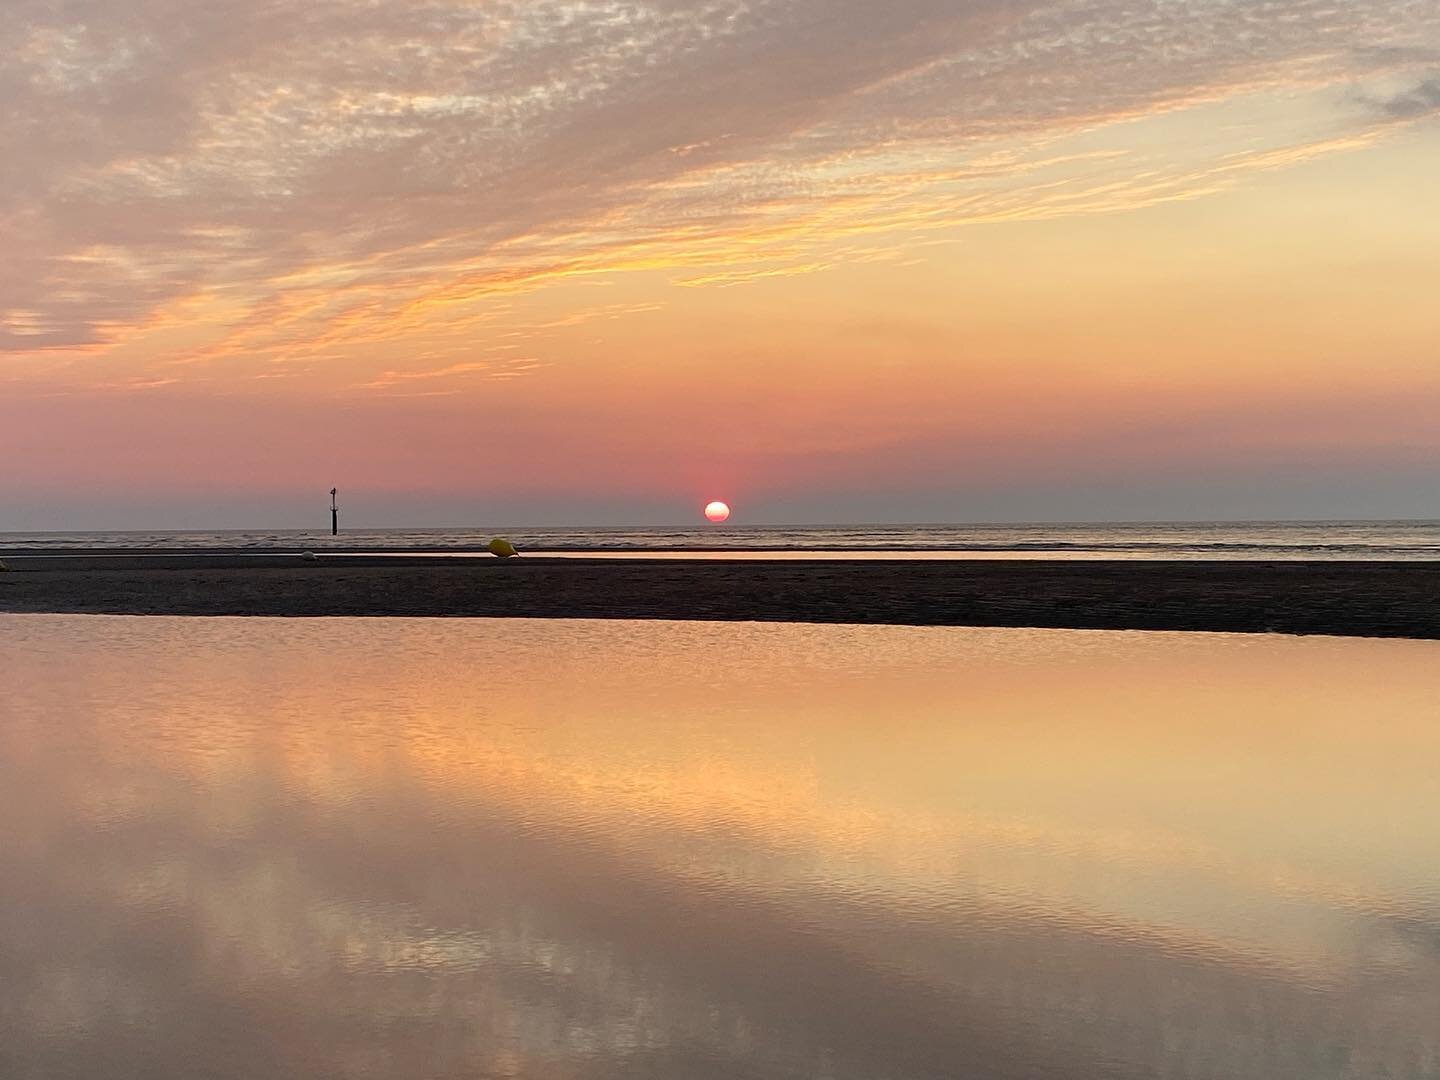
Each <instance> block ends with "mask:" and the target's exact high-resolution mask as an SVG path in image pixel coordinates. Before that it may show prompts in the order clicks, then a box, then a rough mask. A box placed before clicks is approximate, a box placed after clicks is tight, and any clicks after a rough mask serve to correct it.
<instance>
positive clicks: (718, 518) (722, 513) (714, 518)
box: [705, 500, 730, 525]
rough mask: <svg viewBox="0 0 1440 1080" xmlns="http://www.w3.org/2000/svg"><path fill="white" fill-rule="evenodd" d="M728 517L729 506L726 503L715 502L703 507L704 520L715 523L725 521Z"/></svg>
mask: <svg viewBox="0 0 1440 1080" xmlns="http://www.w3.org/2000/svg"><path fill="white" fill-rule="evenodd" d="M729 517H730V506H729V504H727V503H723V502H720V501H719V500H716V501H715V502H712V503H709V504H708V505H706V507H705V520H706V521H710V522H713V523H715V524H716V525H718V524H720V522H722V521H725V520H727V519H728V518H729Z"/></svg>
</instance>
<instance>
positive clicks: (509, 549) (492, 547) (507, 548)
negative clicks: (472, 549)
mask: <svg viewBox="0 0 1440 1080" xmlns="http://www.w3.org/2000/svg"><path fill="white" fill-rule="evenodd" d="M485 550H486V551H488V552H490V554H491V555H495V556H497V557H499V558H501V559H513V558H515V556H517V555H519V554H520V552H518V551H516V550H515V545H514V544H512V543H510V541H509V540H506V539H505V538H504V537H503V536H497V537H495V539H494V540H491V541H490V543H489V545H488V546H487V547H486V549H485Z"/></svg>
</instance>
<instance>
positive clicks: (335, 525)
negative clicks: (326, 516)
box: [330, 488, 340, 536]
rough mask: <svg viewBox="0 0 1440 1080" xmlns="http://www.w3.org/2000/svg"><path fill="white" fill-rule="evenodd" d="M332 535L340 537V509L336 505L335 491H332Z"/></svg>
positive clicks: (332, 489)
mask: <svg viewBox="0 0 1440 1080" xmlns="http://www.w3.org/2000/svg"><path fill="white" fill-rule="evenodd" d="M330 535H331V536H339V535H340V507H339V506H337V505H336V504H335V489H334V488H331V489H330Z"/></svg>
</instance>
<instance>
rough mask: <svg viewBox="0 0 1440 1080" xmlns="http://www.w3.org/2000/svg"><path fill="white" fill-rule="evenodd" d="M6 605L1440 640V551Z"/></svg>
mask: <svg viewBox="0 0 1440 1080" xmlns="http://www.w3.org/2000/svg"><path fill="white" fill-rule="evenodd" d="M5 558H6V560H7V562H9V563H10V565H11V567H12V570H13V571H14V572H11V573H4V574H0V612H52V613H95V614H143V615H266V616H326V615H332V616H333V615H360V616H451V617H485V616H489V617H536V618H613V619H705V620H716V619H721V620H736V621H765V622H773V621H784V622H822V623H882V624H892V625H915V626H945V625H950V626H1032V627H1056V628H1077V629H1114V630H1125V629H1130V630H1142V629H1144V630H1205V631H1225V632H1236V633H1288V634H1334V635H1347V636H1365V637H1409V638H1440V563H1376V562H1071V561H1041V560H1025V561H1015V562H1003V561H977V562H968V561H955V560H951V561H935V562H926V561H915V560H906V561H895V562H890V561H884V560H864V561H854V562H846V561H831V562H804V561H793V560H792V561H764V560H746V561H738V560H737V561H730V560H724V559H713V560H703V561H674V560H654V561H645V560H624V561H621V560H605V559H545V558H527V559H522V560H515V561H511V562H500V561H498V560H477V559H456V560H445V559H438V560H437V559H435V558H415V559H405V558H404V557H399V558H397V557H382V558H373V559H371V558H343V557H332V558H326V557H323V556H322V557H321V559H320V560H319V561H310V560H302V559H299V558H296V557H294V556H285V555H277V556H258V557H257V556H247V557H245V558H243V559H239V560H237V559H235V558H231V557H227V556H219V555H216V556H203V557H164V556H145V555H139V556H116V555H107V556H105V557H103V558H93V559H89V558H81V559H75V558H69V559H66V560H59V561H45V562H41V561H31V560H26V559H23V558H13V557H11V556H8V555H7V556H5Z"/></svg>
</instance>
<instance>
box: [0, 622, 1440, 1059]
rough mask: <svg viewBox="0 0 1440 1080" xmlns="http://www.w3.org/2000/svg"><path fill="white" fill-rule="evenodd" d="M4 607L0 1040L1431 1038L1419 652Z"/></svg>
mask: <svg viewBox="0 0 1440 1080" xmlns="http://www.w3.org/2000/svg"><path fill="white" fill-rule="evenodd" d="M4 629H5V631H6V640H7V643H8V644H9V646H10V653H11V655H12V657H13V661H14V663H15V667H14V670H15V671H18V672H20V673H21V675H20V677H19V678H18V679H16V680H14V686H13V693H12V694H11V695H10V697H9V699H8V701H7V707H8V712H7V714H6V723H5V724H4V725H3V727H0V751H3V754H0V761H3V762H4V765H3V766H0V772H3V774H4V775H3V777H0V779H3V781H4V782H3V783H0V812H4V813H6V816H7V820H11V821H14V822H16V823H17V825H16V827H15V828H13V829H11V830H8V832H7V834H6V836H5V837H4V838H3V839H0V863H3V867H0V870H3V875H0V882H3V884H0V962H3V965H4V969H5V974H6V978H5V980H4V982H3V983H0V987H3V988H0V1002H3V1003H4V1004H5V1005H6V1006H7V1007H5V1008H0V1035H3V1036H4V1037H3V1038H0V1047H4V1048H5V1049H4V1051H3V1052H0V1055H3V1053H9V1054H10V1055H12V1058H11V1060H12V1061H17V1062H24V1063H26V1064H27V1065H33V1064H34V1063H35V1062H41V1063H46V1064H49V1065H52V1066H54V1069H53V1070H52V1071H59V1072H63V1071H64V1070H65V1069H66V1068H73V1067H74V1063H75V1062H76V1061H78V1060H84V1059H85V1058H87V1057H96V1056H98V1055H100V1054H102V1053H103V1054H105V1055H107V1058H108V1059H109V1060H112V1061H127V1060H132V1059H136V1060H138V1058H137V1057H136V1056H137V1055H142V1054H149V1055H151V1056H152V1058H153V1057H154V1056H155V1055H159V1061H160V1062H161V1067H160V1068H159V1071H158V1072H157V1073H156V1074H157V1075H169V1074H174V1075H181V1074H183V1073H184V1072H185V1071H186V1069H187V1068H189V1067H190V1065H189V1063H192V1062H194V1061H200V1060H204V1061H206V1063H207V1064H209V1065H211V1066H212V1067H213V1071H215V1073H216V1074H217V1075H222V1076H223V1075H237V1076H238V1075H251V1074H253V1072H254V1070H255V1069H256V1068H260V1067H262V1066H263V1067H264V1068H266V1069H267V1072H268V1074H269V1075H275V1076H286V1075H315V1074H317V1070H318V1071H319V1073H321V1074H323V1073H324V1072H325V1071H326V1070H330V1071H332V1072H334V1073H335V1074H336V1075H352V1074H356V1073H367V1074H368V1075H380V1076H390V1075H394V1076H409V1075H417V1074H423V1075H470V1074H473V1072H474V1071H475V1070H479V1071H480V1072H481V1074H482V1075H483V1074H485V1072H486V1071H487V1070H488V1071H489V1072H490V1073H493V1074H496V1075H510V1074H523V1075H538V1076H562V1075H563V1076H573V1075H591V1074H593V1075H597V1076H613V1075H642V1074H645V1073H646V1072H647V1070H655V1069H659V1070H661V1071H665V1072H668V1073H669V1074H672V1075H687V1076H689V1075H696V1076H706V1075H714V1076H748V1075H755V1076H773V1075H815V1074H817V1073H826V1072H828V1074H829V1075H834V1076H837V1077H856V1078H859V1077H872V1076H875V1075H893V1076H932V1075H956V1074H964V1073H966V1072H967V1071H971V1072H979V1073H982V1074H983V1075H987V1076H988V1075H994V1076H1015V1077H1017V1078H1018V1077H1036V1076H1052V1077H1071V1076H1073V1077H1077V1078H1078V1077H1092V1076H1097V1075H1105V1076H1112V1075H1114V1076H1122V1075H1135V1076H1149V1075H1155V1072H1156V1070H1157V1068H1159V1067H1160V1063H1162V1062H1163V1063H1165V1064H1167V1065H1168V1066H1170V1067H1173V1068H1177V1069H1179V1068H1183V1069H1184V1070H1187V1071H1189V1072H1190V1073H1191V1074H1194V1075H1207V1076H1225V1077H1230V1078H1244V1077H1256V1078H1259V1077H1262V1076H1263V1077H1265V1078H1266V1080H1277V1078H1287V1077H1294V1078H1296V1080H1300V1078H1303V1080H1316V1078H1317V1077H1325V1076H1331V1075H1334V1076H1340V1075H1347V1076H1349V1075H1354V1076H1380V1075H1394V1074H1397V1073H1398V1074H1400V1075H1405V1074H1406V1071H1407V1070H1408V1071H1409V1072H1411V1073H1414V1074H1416V1075H1426V1072H1425V1070H1426V1069H1433V1065H1434V1062H1435V1061H1436V1055H1437V1053H1440V1046H1437V1043H1436V1041H1435V1036H1434V1033H1433V1031H1432V1030H1431V1029H1432V1027H1433V1025H1432V1024H1431V1023H1430V1020H1431V1019H1432V1018H1433V1016H1434V1015H1435V1012H1436V1010H1437V1009H1440V956H1437V954H1436V952H1435V950H1434V949H1433V948H1432V947H1431V944H1432V943H1433V940H1434V939H1435V936H1436V934H1437V933H1440V890H1437V883H1436V881H1435V879H1434V876H1433V867H1432V866H1431V864H1430V863H1429V862H1428V861H1427V860H1426V859H1424V858H1422V857H1419V853H1421V852H1424V851H1427V850H1429V849H1430V848H1431V847H1432V846H1433V841H1434V835H1433V833H1434V826H1433V815H1430V814H1429V813H1428V811H1427V808H1428V807H1429V806H1431V805H1433V797H1434V781H1433V778H1432V777H1431V776H1430V770H1429V769H1428V766H1423V765H1422V763H1424V762H1428V761H1431V760H1433V757H1434V751H1435V750H1436V747H1435V746H1434V742H1435V738H1436V736H1435V732H1434V731H1433V725H1431V724H1430V723H1429V719H1428V718H1429V712H1430V709H1429V703H1430V702H1432V701H1433V699H1434V693H1435V690H1436V687H1435V685H1434V678H1433V677H1432V675H1431V673H1432V672H1434V671H1435V670H1436V668H1435V665H1434V664H1433V662H1430V661H1431V660H1433V657H1432V654H1433V653H1434V646H1433V644H1430V643H1419V642H1414V643H1411V642H1369V641H1340V640H1334V641H1326V640H1323V639H1322V640H1313V641H1298V640H1280V639H1273V640H1265V639H1260V640H1237V639H1228V638H1224V637H1211V636H1204V635H1128V634H1085V633H1076V632H1064V631H1048V632H1025V631H965V630H958V631H957V630H938V631H937V630H924V629H917V630H912V629H897V628H843V627H830V628H816V627H798V626H764V627H762V626H756V627H749V626H747V627H737V626H707V625H698V624H696V625H665V624H594V623H590V624H587V623H566V622H554V623H525V622H508V621H500V622H493V623H454V622H447V621H404V620H391V621H384V622H380V621H369V620H325V621H323V622H317V623H298V622H286V621H270V620H207V621H205V622H203V623H196V624H187V623H185V622H183V621H181V620H168V619H85V618H64V617H9V618H7V619H6V620H5V627H4ZM1355 671H1364V672H1365V677H1364V678H1363V679H1354V678H1352V677H1351V676H1350V675H1349V674H1348V673H1350V672H1355ZM1162 716H1163V717H1164V722H1163V723H1161V722H1157V718H1159V717H1162ZM1359 716H1366V717H1369V718H1371V719H1370V722H1369V723H1367V725H1366V731H1365V733H1364V736H1363V737H1359V736H1357V734H1356V731H1355V722H1356V718H1357V717H1359ZM1337 792H1338V793H1342V796H1343V797H1339V798H1337ZM22 809H24V810H25V812H23V813H22ZM1236 1001H1245V1002H1247V1006H1246V1009H1245V1010H1244V1015H1243V1016H1242V1015H1239V1014H1237V1012H1236V1010H1235V1009H1234V1007H1233V1004H1234V1002H1236ZM199 1031H204V1032H206V1034H207V1039H208V1040H209V1041H206V1042H204V1043H203V1045H202V1042H201V1040H200V1038H199V1036H197V1034H196V1032H199ZM257 1055H259V1056H257ZM0 1060H4V1059H3V1056H0ZM1337 1062H1343V1063H1344V1066H1345V1069H1347V1070H1348V1071H1345V1072H1337V1071H1335V1068H1336V1063H1337ZM167 1069H168V1070H169V1072H166V1070H167ZM465 1070H469V1073H467V1072H465ZM1387 1070H1388V1072H1387Z"/></svg>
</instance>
